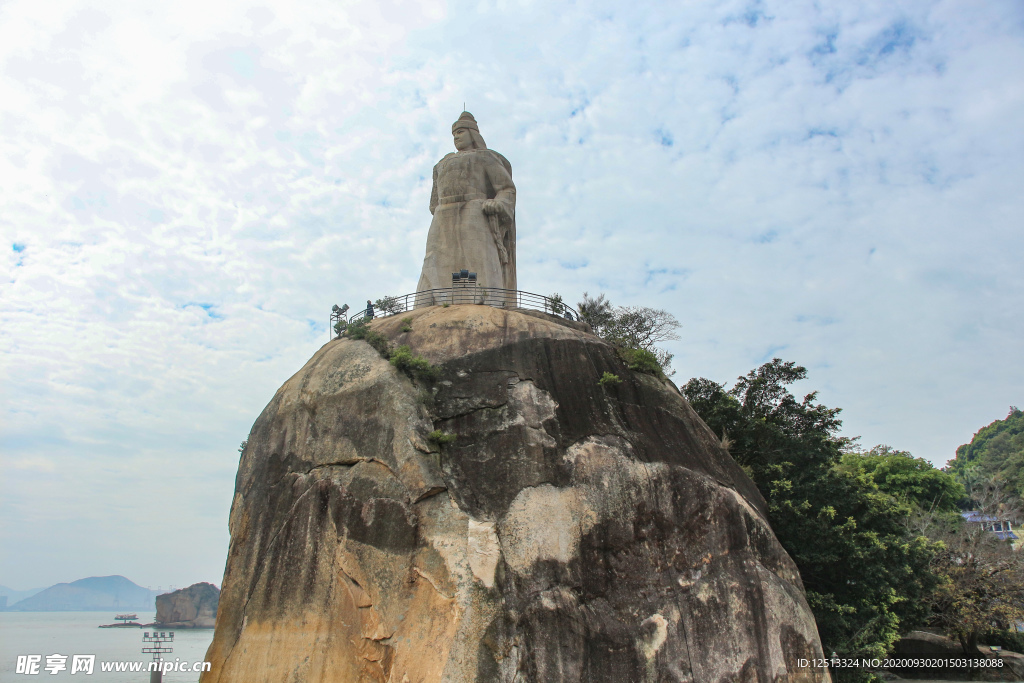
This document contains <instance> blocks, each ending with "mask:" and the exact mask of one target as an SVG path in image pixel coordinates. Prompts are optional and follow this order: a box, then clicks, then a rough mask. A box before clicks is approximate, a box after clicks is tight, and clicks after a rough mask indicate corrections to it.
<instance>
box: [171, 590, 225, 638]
mask: <svg viewBox="0 0 1024 683" xmlns="http://www.w3.org/2000/svg"><path fill="white" fill-rule="evenodd" d="M219 600H220V590H219V589H218V588H217V587H216V586H214V585H213V584H212V583H194V584H192V585H191V586H189V587H188V588H181V589H179V590H176V591H174V592H173V593H164V594H163V595H158V596H157V597H156V622H157V625H158V626H161V627H166V628H213V625H214V622H215V621H216V619H217V603H218V601H219Z"/></svg>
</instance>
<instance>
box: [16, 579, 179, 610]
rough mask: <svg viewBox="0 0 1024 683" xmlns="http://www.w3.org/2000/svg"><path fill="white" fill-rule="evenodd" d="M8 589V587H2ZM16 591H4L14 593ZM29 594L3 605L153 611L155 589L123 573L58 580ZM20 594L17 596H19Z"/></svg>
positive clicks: (27, 608)
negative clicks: (68, 581)
mask: <svg viewBox="0 0 1024 683" xmlns="http://www.w3.org/2000/svg"><path fill="white" fill-rule="evenodd" d="M5 590H7V589H5ZM18 593H19V591H10V593H7V596H8V602H10V601H11V600H10V596H12V595H17V594H18ZM24 593H30V594H29V595H28V596H27V597H23V598H21V599H20V600H18V601H17V602H14V604H8V606H7V607H6V608H5V610H6V611H8V612H91V611H100V610H112V611H118V610H126V609H128V610H131V609H136V610H153V609H154V605H155V601H156V596H157V595H158V594H159V593H158V591H153V590H149V589H148V588H143V587H142V586H139V585H137V584H136V583H134V582H132V581H130V580H128V579H126V578H125V577H123V576H93V577H90V578H87V579H79V580H78V581H72V582H71V583H58V584H56V585H54V586H50V587H49V588H45V589H43V590H38V591H31V592H29V591H24ZM19 597H20V596H19Z"/></svg>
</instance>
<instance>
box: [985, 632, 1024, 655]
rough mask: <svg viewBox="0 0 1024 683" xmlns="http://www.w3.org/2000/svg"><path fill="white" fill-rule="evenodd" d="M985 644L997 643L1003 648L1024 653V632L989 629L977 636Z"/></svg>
mask: <svg viewBox="0 0 1024 683" xmlns="http://www.w3.org/2000/svg"><path fill="white" fill-rule="evenodd" d="M978 641H979V642H981V643H984V644H985V645H998V646H1000V647H1001V648H1003V649H1004V650H1010V651H1012V652H1017V653H1021V654H1024V633H1022V632H1020V631H989V632H988V633H986V634H984V635H981V636H979V637H978Z"/></svg>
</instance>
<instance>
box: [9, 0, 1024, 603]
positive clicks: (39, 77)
mask: <svg viewBox="0 0 1024 683" xmlns="http://www.w3.org/2000/svg"><path fill="white" fill-rule="evenodd" d="M1022 38H1024V6H1022V5H1021V4H1020V3H1019V2H1016V1H1011V0H1002V1H1000V0H994V1H992V2H986V3H963V2H948V1H934V2H931V1H925V0H920V1H913V2H891V1H886V2H858V3H848V2H838V1H836V2H801V1H789V2H741V1H724V2H666V3H657V2H638V3H621V2H576V3H572V2H525V1H524V2H504V1H494V2H480V3H470V2H458V1H453V2H433V3H431V2H416V3H409V4H406V3H388V2H355V3H339V2H332V3H302V2H300V3H295V2H283V1H280V2H258V1H249V0H238V1H234V2H232V1H226V2H218V3H198V2H188V1H185V2H180V3H172V4H167V3H165V4H164V5H158V4H153V3H143V4H140V3H125V2H104V1H91V2H82V1H80V0H55V1H54V2H47V3H37V2H31V1H30V0H12V1H11V2H7V3H5V4H4V5H3V6H2V7H0V124H2V125H0V131H2V132H0V209H2V210H0V237H2V242H0V254H2V256H0V270H2V277H0V373H2V375H0V392H2V393H0V400H2V405H0V411H2V412H0V458H2V460H0V468H2V473H3V476H2V481H0V487H2V488H0V520H2V521H0V544H2V553H0V583H3V584H5V585H9V586H12V587H15V588H28V587H32V586H39V585H49V584H51V583H54V582H57V581H70V580H74V579H78V578H81V577H83V576H88V575H102V574H114V573H119V574H124V575H126V576H128V577H129V578H132V579H133V580H135V581H136V582H139V583H142V584H144V585H149V586H154V587H156V586H158V585H159V586H167V585H178V586H181V585H187V584H189V583H192V582H195V581H213V582H215V583H218V584H219V583H220V579H221V573H222V571H223V563H224V558H225V555H226V550H227V512H228V507H229V505H230V501H231V495H232V489H233V480H234V472H235V467H236V465H237V457H238V453H237V450H236V449H237V446H238V443H239V442H240V441H241V440H242V439H244V438H245V436H246V434H247V433H248V430H249V428H250V426H251V424H252V422H253V421H254V420H255V418H256V416H257V415H258V414H259V412H260V411H261V410H262V408H263V406H264V405H266V403H267V402H268V401H269V400H270V398H271V396H272V395H273V393H274V391H275V390H276V389H277V387H279V386H280V385H281V384H282V383H283V382H284V380H285V379H287V378H288V377H289V376H290V375H291V374H292V373H294V372H295V371H297V370H298V369H299V368H300V367H301V366H302V364H303V363H304V362H305V360H306V359H308V357H309V356H310V355H312V353H313V352H315V350H316V349H317V348H319V346H320V345H321V344H323V343H324V342H325V341H326V339H327V331H326V326H327V320H328V316H329V312H330V307H331V305H332V304H335V303H337V304H342V303H349V304H351V305H353V306H357V305H359V303H360V302H362V301H365V300H366V299H367V298H368V297H369V298H377V297H379V296H381V295H383V294H387V293H404V292H409V291H412V290H413V289H415V284H416V281H417V278H418V275H419V268H420V263H421V261H422V258H423V248H424V243H425V239H426V232H427V227H428V225H429V219H430V214H429V213H428V211H427V204H428V199H429V193H430V176H431V168H432V166H433V164H434V163H436V161H437V160H438V159H439V158H440V157H441V156H443V154H445V153H447V152H448V151H451V148H452V147H451V145H452V142H451V137H450V125H451V123H452V121H454V120H455V118H457V116H458V114H459V112H460V111H461V110H462V106H463V102H465V103H466V106H467V108H468V109H469V110H470V111H471V112H473V114H474V115H475V116H476V118H477V119H478V121H479V122H480V127H481V132H482V133H483V135H484V137H485V139H486V140H487V142H488V144H489V145H490V146H491V147H492V148H494V149H497V150H498V151H500V152H502V153H503V154H504V155H505V156H506V157H507V158H508V159H509V161H510V162H511V163H512V166H513V176H514V178H515V181H516V185H517V188H518V208H517V211H518V216H517V217H518V231H519V247H518V255H519V282H520V287H522V288H523V289H525V290H528V291H534V292H541V293H551V292H559V293H561V294H562V295H563V296H564V297H565V298H566V300H568V301H570V302H575V301H578V300H579V297H580V295H581V294H582V293H583V292H584V291H587V292H590V293H591V294H594V293H597V292H605V293H606V294H607V295H608V297H609V298H610V299H611V300H612V301H613V302H614V303H617V304H623V305H649V306H654V307H658V308H665V309H667V310H669V311H671V312H672V313H674V314H675V315H676V316H677V317H678V318H679V320H680V321H681V322H682V324H683V327H682V329H681V331H680V337H681V339H680V340H679V341H677V342H673V343H672V344H670V345H669V349H670V350H671V351H672V352H674V353H675V354H676V359H675V364H674V367H675V369H676V375H675V377H674V379H675V380H677V381H678V382H680V383H681V382H685V380H686V379H688V378H689V377H708V378H711V379H715V380H718V381H732V380H733V379H735V377H736V376H738V375H740V374H744V373H746V372H747V371H749V370H751V369H753V368H754V367H756V366H757V365H759V364H761V363H763V362H765V361H767V360H770V359H771V358H772V357H773V356H780V357H782V358H784V359H786V360H792V361H796V362H797V363H800V364H802V365H805V366H806V367H807V368H808V370H809V375H810V377H809V379H808V380H806V381H805V382H803V383H802V385H801V386H799V387H797V390H798V391H810V390H815V389H816V390H819V391H820V394H819V397H820V400H822V401H823V402H824V403H826V404H827V405H830V406H838V407H841V408H843V418H844V431H845V433H846V434H847V435H850V436H860V437H861V443H862V444H863V445H864V446H871V445H874V444H877V443H885V444H888V445H891V446H893V447H896V448H901V449H907V450H910V451H911V452H913V453H914V454H915V455H918V456H922V457H925V458H927V459H928V460H930V461H932V462H934V463H936V464H943V463H944V462H945V461H946V460H947V459H949V458H951V457H952V456H953V452H954V450H955V448H956V446H958V445H959V444H961V443H965V442H966V441H968V440H969V439H970V438H971V435H972V434H973V432H974V431H976V430H977V429H978V428H980V427H981V426H983V425H985V424H987V423H989V422H991V421H992V420H995V419H999V418H1002V417H1004V416H1005V415H1006V412H1007V410H1008V408H1009V406H1010V405H1022V404H1024V390H1022V388H1021V387H1022V386H1024V363H1021V362H1020V358H1021V351H1022V350H1024V342H1022V340H1024V322H1022V317H1021V315H1020V312H1021V310H1022V307H1024V275H1022V273H1024V268H1021V260H1022V258H1021V257H1022V255H1024V237H1022V230H1021V227H1022V225H1024V193H1022V192H1021V190H1020V188H1021V187H1022V184H1024V182H1022V181H1024V127H1022V126H1021V122H1022V118H1021V111H1024V78H1022V76H1021V73H1020V65H1021V64H1024V41H1022Z"/></svg>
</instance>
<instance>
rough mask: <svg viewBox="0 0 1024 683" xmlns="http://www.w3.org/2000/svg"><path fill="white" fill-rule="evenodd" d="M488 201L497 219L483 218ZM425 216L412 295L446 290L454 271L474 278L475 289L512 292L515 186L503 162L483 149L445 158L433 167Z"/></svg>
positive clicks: (505, 162) (514, 279)
mask: <svg viewBox="0 0 1024 683" xmlns="http://www.w3.org/2000/svg"><path fill="white" fill-rule="evenodd" d="M488 199H493V200H495V201H497V202H498V203H499V204H500V205H501V207H502V209H503V210H502V211H501V212H499V214H498V215H497V216H494V217H491V218H488V216H487V215H486V214H484V212H483V205H484V202H485V201H486V200H488ZM430 213H432V214H433V215H434V218H433V219H432V220H431V221H430V231H429V232H428V233H427V253H426V256H424V257H423V270H422V272H421V274H420V281H419V285H418V286H417V287H416V291H417V292H422V291H425V290H428V289H441V288H447V287H451V286H452V273H453V272H455V271H458V270H469V271H473V272H476V273H477V283H478V287H481V288H483V287H493V288H500V289H512V290H514V289H516V222H515V215H516V186H515V185H514V184H513V183H512V166H511V164H509V163H508V161H507V160H506V159H505V157H503V156H501V155H500V154H498V153H497V152H495V151H493V150H489V149H467V150H463V151H461V152H454V153H452V154H448V155H446V156H445V157H444V158H443V159H441V161H439V162H437V165H435V166H434V188H433V190H432V191H431V193H430ZM499 243H500V244H501V246H503V247H504V251H505V254H506V263H504V264H503V263H502V258H501V255H500V253H501V250H500V249H499ZM436 298H437V297H432V301H431V302H424V303H427V305H430V304H431V303H436V302H435V301H433V299H436ZM417 301H418V305H422V304H420V303H419V300H418V299H417Z"/></svg>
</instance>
